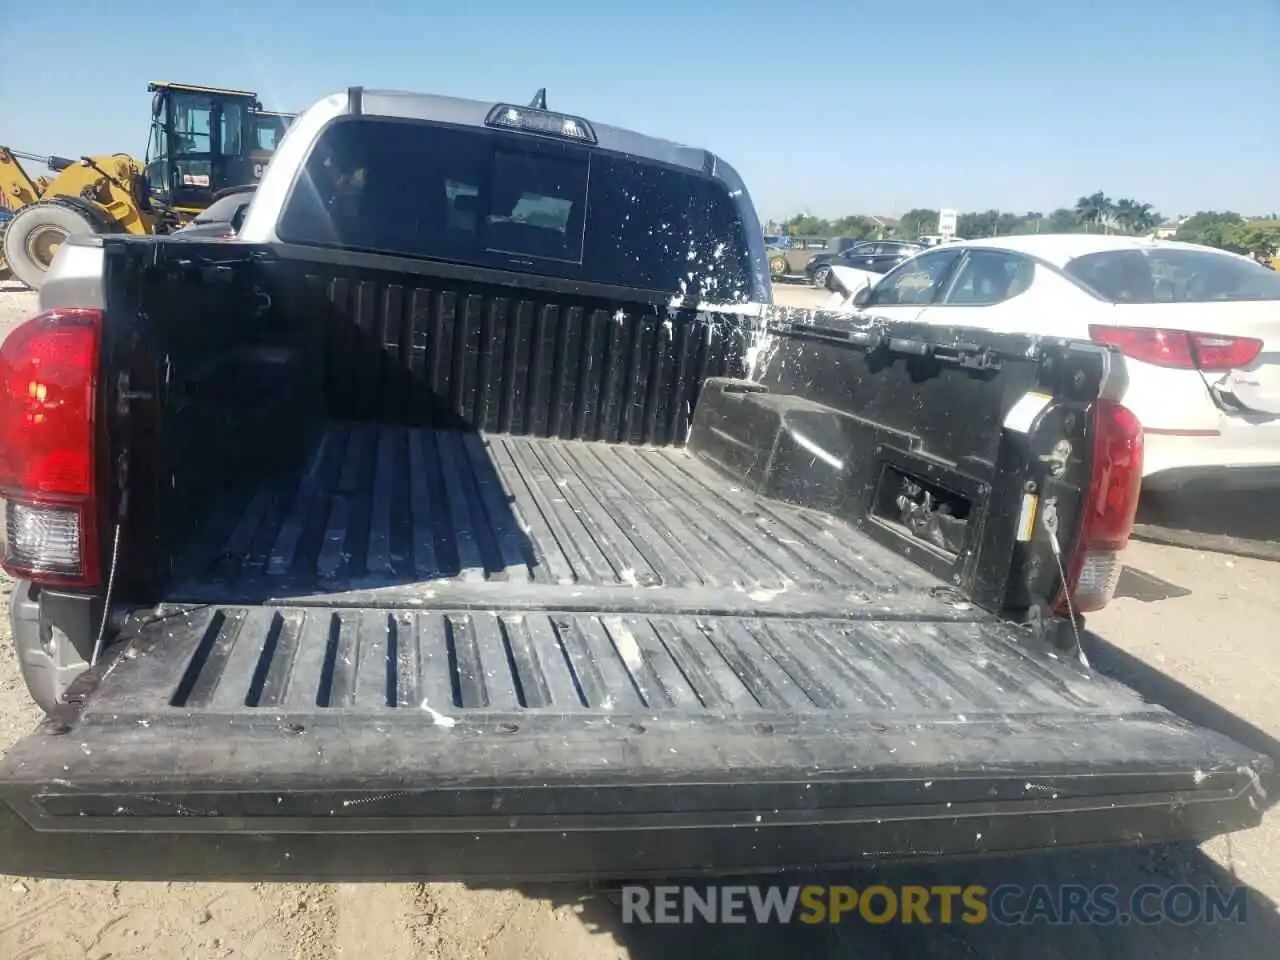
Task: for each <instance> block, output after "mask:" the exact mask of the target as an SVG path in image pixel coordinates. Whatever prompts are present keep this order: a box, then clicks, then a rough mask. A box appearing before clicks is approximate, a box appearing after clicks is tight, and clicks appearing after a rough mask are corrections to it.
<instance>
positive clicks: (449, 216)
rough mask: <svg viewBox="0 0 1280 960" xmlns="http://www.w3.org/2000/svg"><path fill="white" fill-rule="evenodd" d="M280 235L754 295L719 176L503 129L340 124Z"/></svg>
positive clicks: (309, 171) (316, 155) (720, 296)
mask: <svg viewBox="0 0 1280 960" xmlns="http://www.w3.org/2000/svg"><path fill="white" fill-rule="evenodd" d="M278 232H279V235H280V238H281V239H282V240H285V241H287V242H291V243H304V244H312V245H321V246H335V247H345V248H350V249H357V250H366V251H370V252H376V253H390V254H399V255H402V256H410V257H424V258H429V259H433V260H446V261H450V262H454V263H463V264H471V265H474V266H481V267H497V268H501V269H507V270H511V269H516V270H520V271H523V272H534V273H541V274H545V275H549V276H559V277H564V278H567V279H577V280H590V281H594V282H598V283H607V284H614V285H617V286H623V287H632V288H638V289H646V290H657V291H664V292H670V293H676V292H691V293H694V294H695V295H700V296H702V297H705V298H710V299H716V300H730V301H736V300H745V299H747V297H748V295H749V292H750V276H751V273H750V261H749V257H748V254H747V244H746V234H745V230H744V228H743V224H742V220H741V218H740V217H739V216H738V212H737V208H736V205H735V204H734V202H733V200H732V198H730V197H729V195H728V193H727V191H726V189H725V187H724V185H723V184H721V183H720V182H719V181H717V180H714V179H712V178H710V177H707V176H704V175H702V174H701V173H699V172H696V171H692V170H685V169H679V168H674V167H669V166H666V165H663V164H658V163H653V162H648V161H645V160H642V159H638V158H635V157H631V156H625V155H620V154H615V153H611V152H608V151H604V150H599V149H594V148H589V147H586V146H583V145H581V144H576V143H562V142H559V141H555V140H551V139H548V138H545V137H536V136H530V135H527V134H517V133H510V132H507V131H495V130H489V129H476V128H462V127H447V126H440V125H436V124H428V123H421V122H406V121H397V120H387V119H378V118H372V117H370V118H359V119H353V120H345V121H339V122H337V123H335V124H332V125H331V126H330V127H329V128H328V129H326V130H325V132H324V133H323V134H321V136H320V138H319V141H318V142H317V144H316V147H315V149H314V150H313V151H312V153H311V156H310V158H309V159H308V161H307V163H306V165H305V168H304V170H303V172H302V174H301V175H300V177H299V179H298V182H297V183H296V184H295V186H294V189H293V193H292V195H291V197H290V199H289V202H288V204H287V205H286V207H285V211H284V215H283V216H282V217H281V221H280V225H279V230H278Z"/></svg>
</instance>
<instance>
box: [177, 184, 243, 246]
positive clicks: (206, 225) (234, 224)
mask: <svg viewBox="0 0 1280 960" xmlns="http://www.w3.org/2000/svg"><path fill="white" fill-rule="evenodd" d="M253 191H254V187H253V186H243V187H234V188H232V189H230V190H227V191H224V192H223V193H222V194H221V195H220V196H219V197H218V198H217V199H216V200H214V201H213V203H211V204H210V205H209V207H208V208H207V209H205V210H203V211H201V212H200V213H198V214H196V216H195V219H194V220H192V221H191V222H190V223H188V224H187V225H186V226H185V227H180V228H179V229H178V230H175V231H174V232H173V236H175V237H177V238H178V239H180V240H211V239H220V238H225V237H234V236H235V235H236V231H237V230H239V229H240V224H241V222H242V221H243V220H244V214H245V211H246V210H247V209H248V208H249V201H250V200H252V199H253Z"/></svg>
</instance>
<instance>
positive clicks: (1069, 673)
mask: <svg viewBox="0 0 1280 960" xmlns="http://www.w3.org/2000/svg"><path fill="white" fill-rule="evenodd" d="M184 573H185V576H184V577H183V578H182V579H181V580H180V581H179V582H178V584H177V586H176V587H175V588H174V589H172V590H171V591H170V592H169V595H168V600H169V602H167V603H166V604H162V605H161V607H160V608H159V609H158V610H157V611H156V614H158V615H159V617H160V618H161V619H160V621H159V622H158V623H155V624H154V625H153V626H145V625H144V626H143V627H142V632H143V635H144V637H146V638H147V639H145V640H144V642H143V643H142V648H143V649H146V650H149V653H148V654H147V655H146V656H145V657H143V658H142V659H140V660H138V661H136V662H134V663H128V664H124V665H121V667H120V669H119V670H118V671H115V672H114V675H113V676H112V677H111V678H109V679H108V681H107V682H106V683H105V684H104V686H103V688H102V689H101V690H100V691H99V695H98V697H97V698H96V701H95V706H94V707H93V708H92V709H91V710H90V713H92V714H94V715H97V714H99V713H101V712H102V711H110V712H111V713H112V715H117V714H119V715H123V713H126V712H128V711H130V710H143V711H146V710H151V709H163V707H164V706H176V707H183V708H186V709H199V710H206V711H207V710H213V711H215V712H217V711H219V710H230V711H233V712H234V711H238V710H242V709H244V708H245V707H249V708H253V707H263V708H269V709H274V710H286V711H287V710H301V711H308V710H314V709H315V708H316V707H321V708H325V707H329V708H341V709H344V710H357V711H359V710H374V711H381V710H385V709H386V708H395V707H414V708H417V707H419V706H420V705H421V704H423V703H426V704H428V705H431V706H432V708H433V709H439V710H444V711H461V712H463V713H465V712H467V711H479V712H482V713H483V712H494V711H497V712H503V711H508V710H513V709H515V710H525V709H535V710H537V709H540V708H541V709H550V710H552V711H569V712H574V711H583V710H586V711H606V712H615V711H623V712H626V711H628V710H632V711H635V710H639V711H645V712H653V711H658V712H671V713H675V714H679V715H689V716H692V715H698V714H702V715H704V716H707V715H721V716H724V715H736V714H740V713H742V712H748V713H750V712H756V713H758V712H761V711H763V712H766V713H767V712H773V713H778V714H791V713H793V712H797V711H798V712H800V713H807V712H811V711H839V712H852V713H854V714H861V713H868V714H880V715H887V716H895V717H898V718H899V719H901V718H905V717H912V716H915V717H928V716H933V717H937V716H948V717H957V716H961V717H964V716H973V717H976V716H983V715H987V716H991V715H1000V716H1008V715H1011V714H1019V713H1020V714H1024V715H1032V716H1039V715H1050V716H1062V715H1070V714H1075V715H1088V714H1097V713H1104V714H1105V713H1120V714H1123V713H1126V712H1130V711H1132V710H1134V708H1135V707H1137V706H1138V704H1137V703H1136V701H1135V698H1134V697H1133V695H1132V694H1131V693H1129V692H1128V691H1125V690H1123V688H1120V687H1118V686H1116V685H1114V684H1110V683H1108V682H1106V681H1103V680H1100V678H1096V677H1091V676H1089V675H1088V674H1087V673H1086V672H1085V671H1082V670H1080V669H1079V668H1078V667H1077V666H1076V665H1074V664H1071V663H1067V662H1065V661H1061V660H1055V659H1053V658H1052V657H1048V656H1045V654H1044V653H1043V651H1042V650H1039V649H1038V648H1037V646H1036V645H1033V644H1027V643H1026V642H1025V640H1024V638H1022V636H1021V635H1020V634H1019V632H1018V630H1017V629H1016V628H1014V627H1012V626H1010V625H1008V624H1005V623H1001V622H999V621H998V620H997V619H996V618H994V617H991V616H990V615H989V614H987V613H985V612H983V611H981V610H978V609H975V608H973V607H972V606H971V605H968V604H964V603H957V602H956V599H957V598H956V597H955V596H954V595H951V594H950V592H949V591H947V590H946V588H945V586H944V585H943V584H941V583H940V582H939V581H938V580H936V579H935V578H933V577H932V576H931V575H930V574H928V573H926V572H924V571H923V570H921V569H920V568H918V567H916V566H914V565H913V564H911V563H910V562H908V561H907V560H905V559H903V558H901V557H899V556H897V555H895V554H893V553H892V552H890V551H889V550H887V549H886V548H884V547H882V546H880V545H878V544H876V543H875V542H873V541H872V540H870V539H869V538H867V537H866V536H865V535H863V534H862V533H860V532H859V531H857V530H855V529H854V528H853V527H851V526H850V525H848V524H846V523H843V522H840V521H838V520H835V519H833V518H832V517H830V516H827V515H824V514H821V513H818V512H815V511H811V510H805V509H801V508H797V507H793V506H790V505H787V504H783V503H780V502H777V501H773V500H767V499H762V498H758V497H755V496H753V495H752V494H750V493H748V492H747V491H745V490H743V489H741V488H739V487H738V486H737V485H736V484H735V483H734V482H733V481H732V480H731V479H728V478H726V477H724V476H723V475H721V474H720V473H718V472H717V471H716V470H714V469H713V468H711V467H709V466H707V465H705V464H703V463H701V462H700V461H698V460H697V459H696V458H695V457H694V456H693V455H691V454H690V453H689V452H688V451H686V450H683V449H679V448H660V447H639V446H631V445H613V444H602V443H583V442H575V441H564V440H545V439H530V438H523V437H513V436H509V435H489V436H484V435H479V434H475V433H464V432H447V431H432V430H420V429H408V428H396V427H373V426H365V425H356V424H346V423H338V424H334V425H332V427H331V428H330V429H329V430H327V431H326V432H325V434H324V436H323V439H322V440H320V441H319V442H318V443H317V445H316V448H315V450H314V452H313V455H312V457H311V460H310V462H309V464H308V465H307V466H306V468H305V470H303V471H302V472H301V474H300V475H299V476H293V477H283V478H280V482H279V483H277V484H276V485H275V486H273V487H270V488H263V489H262V490H260V491H258V492H257V494H256V495H254V496H251V497H249V498H247V499H246V498H241V499H240V500H234V501H233V500H231V499H229V500H228V503H227V505H226V506H225V508H224V510H223V511H221V512H220V515H219V516H216V517H213V518H211V520H210V522H209V523H208V524H207V529H206V531H205V536H204V537H203V538H202V540H201V542H200V543H198V544H197V545H196V547H195V548H194V549H193V550H192V551H191V553H190V555H189V556H188V557H187V558H186V561H185V565H184ZM192 603H194V604H197V605H198V606H196V607H195V608H194V609H193V608H192V607H190V606H189V605H190V604H192ZM252 604H257V605H252ZM122 677H123V679H122Z"/></svg>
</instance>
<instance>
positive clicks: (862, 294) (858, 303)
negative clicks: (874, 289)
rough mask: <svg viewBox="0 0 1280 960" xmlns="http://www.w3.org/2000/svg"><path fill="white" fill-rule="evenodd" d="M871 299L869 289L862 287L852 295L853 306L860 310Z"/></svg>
mask: <svg viewBox="0 0 1280 960" xmlns="http://www.w3.org/2000/svg"><path fill="white" fill-rule="evenodd" d="M870 299H871V288H870V287H863V288H862V289H861V290H859V291H858V292H857V293H855V294H854V295H853V305H854V306H855V307H857V308H858V309H859V310H861V309H862V308H863V307H865V306H866V305H867V301H868V300H870Z"/></svg>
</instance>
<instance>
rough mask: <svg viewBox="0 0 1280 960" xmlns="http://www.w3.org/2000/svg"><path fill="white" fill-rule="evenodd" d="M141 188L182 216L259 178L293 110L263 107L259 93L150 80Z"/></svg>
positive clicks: (183, 218) (172, 216)
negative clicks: (148, 125) (148, 127)
mask: <svg viewBox="0 0 1280 960" xmlns="http://www.w3.org/2000/svg"><path fill="white" fill-rule="evenodd" d="M148 89H149V90H150V91H151V94H152V101H151V137H150V140H149V143H148V146H147V163H146V170H147V183H148V186H147V190H148V194H149V199H150V200H151V202H152V204H153V205H154V206H155V207H157V208H158V209H159V210H161V211H164V212H166V213H167V214H168V215H169V218H170V219H172V220H176V221H178V222H186V221H188V220H190V218H191V217H193V216H194V215H195V214H197V213H199V212H200V211H201V210H204V209H205V208H206V207H208V206H209V204H210V203H212V202H213V198H214V195H215V194H217V193H219V192H221V191H223V190H226V189H227V188H229V187H235V186H242V185H244V184H251V183H255V182H257V180H258V179H259V178H260V177H261V176H262V170H263V169H264V168H265V166H266V163H267V161H268V160H269V159H270V157H271V154H272V153H273V152H274V150H275V144H276V143H277V142H278V140H279V139H280V137H281V136H282V135H283V132H284V129H285V128H286V127H287V126H288V123H289V121H291V120H292V117H291V116H290V115H289V114H280V113H271V112H267V111H264V110H263V109H262V104H261V103H259V101H258V98H257V95H256V94H254V93H252V92H250V91H246V90H223V89H219V88H216V87H199V86H193V85H189V84H177V83H159V82H157V83H152V84H151V85H150V86H149V87H148Z"/></svg>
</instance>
